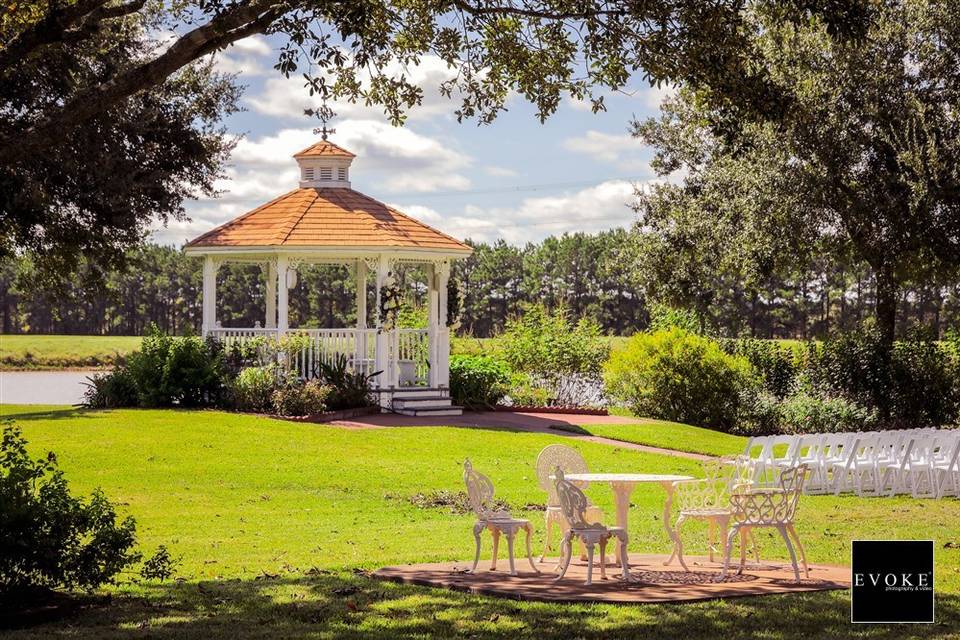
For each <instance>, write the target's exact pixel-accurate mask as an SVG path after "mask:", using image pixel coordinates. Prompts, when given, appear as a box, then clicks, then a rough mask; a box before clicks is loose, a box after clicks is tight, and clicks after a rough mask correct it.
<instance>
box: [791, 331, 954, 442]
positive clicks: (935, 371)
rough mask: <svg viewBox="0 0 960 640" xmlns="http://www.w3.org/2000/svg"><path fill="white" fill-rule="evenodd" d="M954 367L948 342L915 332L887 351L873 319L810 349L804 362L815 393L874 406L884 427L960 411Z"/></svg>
mask: <svg viewBox="0 0 960 640" xmlns="http://www.w3.org/2000/svg"><path fill="white" fill-rule="evenodd" d="M955 372H956V369H955V367H954V365H953V363H952V361H951V356H950V353H949V350H948V348H947V347H945V346H942V345H940V344H938V343H936V342H933V341H931V340H927V339H924V337H923V336H922V335H914V336H912V337H911V338H910V339H908V340H903V341H899V342H897V343H896V344H895V345H894V348H893V350H892V352H890V353H887V351H886V349H885V348H884V339H883V336H882V334H881V332H880V331H879V330H878V329H877V328H876V327H874V326H872V325H868V326H866V327H864V328H862V329H860V330H858V331H855V332H850V333H847V334H844V335H841V336H838V337H835V338H832V339H830V340H826V341H825V342H824V343H823V344H822V345H821V346H820V348H818V349H811V350H810V352H809V355H808V365H807V375H808V377H809V379H810V383H811V385H812V387H813V388H814V389H815V390H816V391H817V392H818V393H819V394H821V395H824V396H839V397H844V398H848V399H849V400H851V401H853V402H855V403H857V404H859V405H861V406H865V407H872V408H876V410H877V411H878V413H879V417H880V421H881V423H882V424H883V425H884V426H886V427H888V428H891V427H892V428H898V427H921V426H940V425H947V424H952V423H953V422H954V421H955V420H956V419H957V417H958V415H960V377H958V376H957V375H956V373H955Z"/></svg>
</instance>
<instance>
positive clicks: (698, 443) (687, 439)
mask: <svg viewBox="0 0 960 640" xmlns="http://www.w3.org/2000/svg"><path fill="white" fill-rule="evenodd" d="M581 429H582V430H584V431H586V432H587V433H589V434H590V435H594V436H603V437H604V438H612V439H614V440H622V441H624V442H635V443H637V444H645V445H649V446H651V447H663V448H664V449H675V450H677V451H688V452H690V453H703V454H706V455H709V456H725V455H737V454H739V453H743V448H744V446H746V444H747V439H746V438H744V437H742V436H733V435H730V434H728V433H720V432H719V431H712V430H710V429H703V428H701V427H692V426H690V425H687V424H680V423H678V422H667V421H665V420H648V421H646V422H642V423H638V424H623V425H612V424H590V425H585V426H583V427H581Z"/></svg>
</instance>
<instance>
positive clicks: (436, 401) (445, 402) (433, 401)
mask: <svg viewBox="0 0 960 640" xmlns="http://www.w3.org/2000/svg"><path fill="white" fill-rule="evenodd" d="M452 404H453V403H452V402H451V401H450V398H449V397H447V396H433V395H431V396H427V395H423V396H415V397H413V398H398V397H396V396H394V398H393V408H394V409H417V408H419V407H440V406H443V407H449V406H451V405H452Z"/></svg>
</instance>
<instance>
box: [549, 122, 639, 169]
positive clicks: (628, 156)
mask: <svg viewBox="0 0 960 640" xmlns="http://www.w3.org/2000/svg"><path fill="white" fill-rule="evenodd" d="M563 147H564V148H565V149H568V150H570V151H575V152H577V153H582V154H585V155H587V156H590V157H591V158H593V159H595V160H599V161H601V162H607V163H610V164H615V165H617V166H618V167H619V168H621V169H625V170H636V169H643V170H645V171H649V164H648V163H647V162H646V161H645V160H644V159H642V158H641V157H640V154H641V153H643V152H645V151H646V150H647V146H646V145H645V144H644V143H643V142H642V141H641V140H639V139H637V138H634V137H633V136H630V135H628V134H621V135H615V134H611V133H603V132H602V131H593V130H590V131H587V132H586V134H584V135H582V136H577V137H573V138H567V139H566V140H564V141H563Z"/></svg>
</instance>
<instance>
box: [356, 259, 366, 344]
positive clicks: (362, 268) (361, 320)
mask: <svg viewBox="0 0 960 640" xmlns="http://www.w3.org/2000/svg"><path fill="white" fill-rule="evenodd" d="M356 278H357V329H366V328H367V262H366V261H365V260H363V259H360V260H357V266H356Z"/></svg>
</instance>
